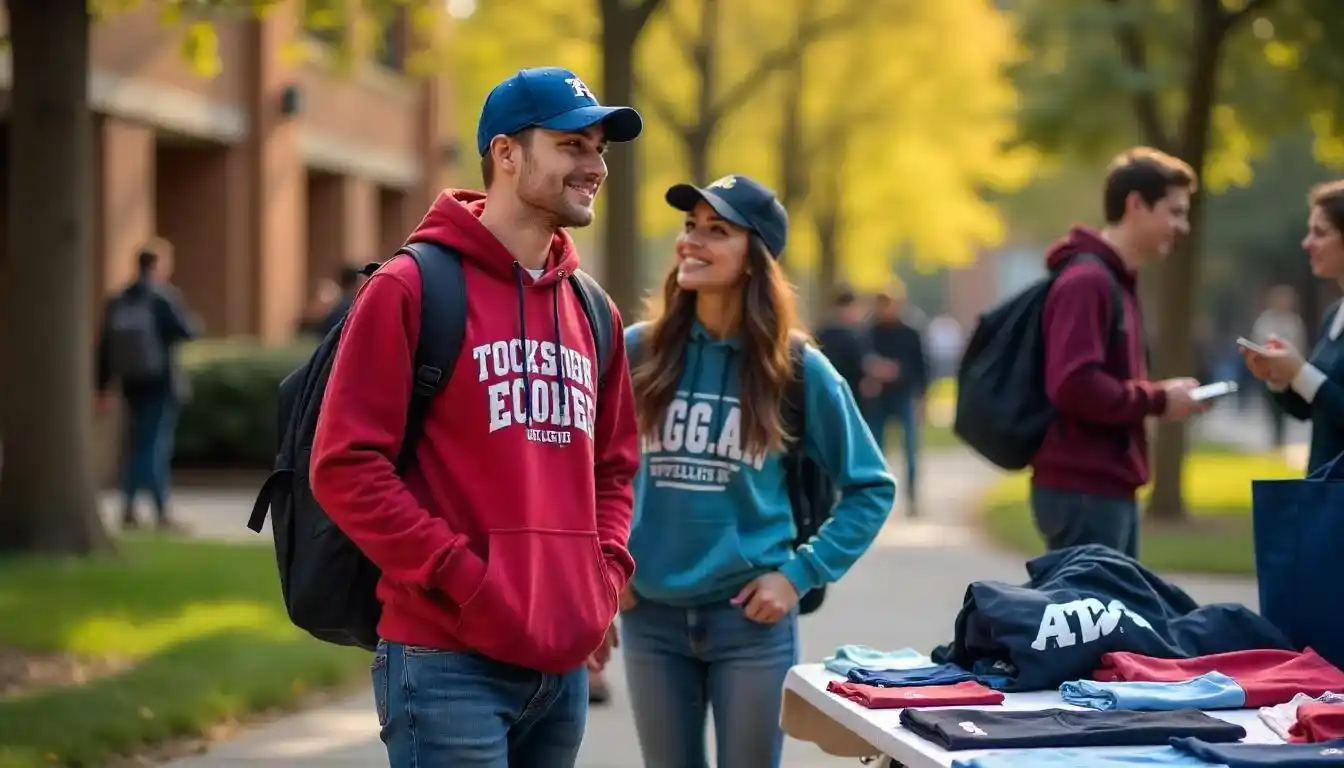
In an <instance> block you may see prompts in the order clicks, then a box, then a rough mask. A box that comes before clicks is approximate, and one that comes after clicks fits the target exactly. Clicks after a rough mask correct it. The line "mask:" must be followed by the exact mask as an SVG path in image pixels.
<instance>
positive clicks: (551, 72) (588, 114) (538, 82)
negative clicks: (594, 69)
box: [476, 67, 644, 157]
mask: <svg viewBox="0 0 1344 768" xmlns="http://www.w3.org/2000/svg"><path fill="white" fill-rule="evenodd" d="M597 123H602V126H603V128H605V130H606V139H607V141H633V140H634V139H636V138H639V133H640V131H641V130H643V129H644V120H643V118H641V117H640V116H639V113H638V112H636V111H635V110H634V108H633V107H604V106H602V105H601V104H599V103H598V102H597V97H596V96H594V95H593V92H592V91H590V90H588V86H586V85H584V83H583V81H582V80H580V79H579V76H578V75H576V74H574V73H573V72H570V71H569V70H567V69H561V68H560V67H536V68H533V69H523V70H519V71H518V73H517V74H515V75H514V76H513V77H510V78H509V79H507V80H505V81H504V82H502V83H500V84H499V85H497V86H495V89H494V90H492V91H490V95H489V96H486V97H485V106H483V107H481V120H480V122H479V123H478V124H477V126H476V148H477V149H478V150H479V151H480V153H481V156H482V157H484V156H485V153H486V152H488V151H489V149H490V141H491V140H492V139H494V138H495V137H496V136H500V135H503V136H508V135H510V134H514V133H517V132H519V131H521V130H523V129H524V128H533V127H537V128H545V129H547V130H551V131H582V130H584V129H585V128H588V127H589V126H591V125H596V124H597Z"/></svg>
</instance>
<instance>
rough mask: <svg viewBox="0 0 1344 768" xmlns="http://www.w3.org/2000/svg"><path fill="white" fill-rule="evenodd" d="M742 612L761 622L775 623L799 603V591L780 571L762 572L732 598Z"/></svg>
mask: <svg viewBox="0 0 1344 768" xmlns="http://www.w3.org/2000/svg"><path fill="white" fill-rule="evenodd" d="M732 604H733V605H736V606H738V607H739V608H741V609H742V614H743V615H745V616H746V617H747V618H748V619H751V620H752V621H755V622H759V623H761V624H774V623H775V622H777V621H779V620H780V619H782V618H784V617H785V616H787V615H788V614H789V612H790V611H792V610H793V608H794V606H796V605H798V591H797V590H795V589H794V588H793V583H792V582H790V581H789V579H788V577H787V576H785V575H784V574H782V573H780V572H779V571H773V572H771V573H766V574H762V575H760V576H757V577H756V578H754V579H752V580H751V581H750V582H749V583H748V584H747V586H745V587H743V588H742V591H741V592H738V593H737V597H734V598H733V599H732Z"/></svg>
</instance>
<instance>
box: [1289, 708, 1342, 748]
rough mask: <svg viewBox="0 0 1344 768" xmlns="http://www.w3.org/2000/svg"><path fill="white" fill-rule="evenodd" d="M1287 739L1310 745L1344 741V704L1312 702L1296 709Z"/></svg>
mask: <svg viewBox="0 0 1344 768" xmlns="http://www.w3.org/2000/svg"><path fill="white" fill-rule="evenodd" d="M1288 739H1289V740H1290V741H1296V742H1307V743H1311V744H1315V743H1318V742H1324V741H1336V740H1339V739H1344V704H1321V703H1319V702H1312V703H1310V704H1303V705H1302V706H1300V707H1298V708H1297V722H1295V723H1293V725H1292V727H1290V728H1289V729H1288Z"/></svg>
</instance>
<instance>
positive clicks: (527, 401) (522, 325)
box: [513, 261, 569, 427]
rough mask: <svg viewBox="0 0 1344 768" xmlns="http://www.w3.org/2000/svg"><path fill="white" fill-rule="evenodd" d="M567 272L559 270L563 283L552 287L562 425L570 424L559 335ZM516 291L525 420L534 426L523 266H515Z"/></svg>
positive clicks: (562, 347)
mask: <svg viewBox="0 0 1344 768" xmlns="http://www.w3.org/2000/svg"><path fill="white" fill-rule="evenodd" d="M564 278H565V271H564V270H560V281H559V282H557V283H555V284H554V285H552V286H551V316H552V319H553V320H554V322H555V372H556V377H557V378H559V379H560V399H559V402H560V403H561V405H560V407H561V408H562V409H563V413H562V414H561V420H560V423H561V424H568V423H569V398H568V397H567V396H565V365H564V354H563V350H564V346H562V344H561V341H562V339H563V337H562V336H561V335H560V283H561V282H564ZM513 279H514V288H515V289H516V290H517V293H518V335H519V336H520V337H521V339H520V342H519V343H521V344H522V346H523V349H522V357H523V417H524V418H525V419H526V420H527V425H528V426H529V427H530V426H532V377H531V375H530V372H529V370H528V369H529V368H530V367H531V363H532V356H531V355H529V354H528V351H527V293H526V290H527V285H526V283H524V282H523V265H522V264H520V263H518V262H516V261H515V262H513Z"/></svg>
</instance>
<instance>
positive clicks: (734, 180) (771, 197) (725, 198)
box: [666, 176, 789, 259]
mask: <svg viewBox="0 0 1344 768" xmlns="http://www.w3.org/2000/svg"><path fill="white" fill-rule="evenodd" d="M666 197H667V204H668V205H670V206H672V207H673V208H676V209H677V210H679V211H690V210H692V209H693V208H695V205H696V203H699V202H700V201H701V200H703V201H705V202H706V203H708V204H709V207H710V208H713V209H714V212H715V213H717V214H719V215H720V216H722V217H723V218H724V219H725V220H727V221H731V222H732V223H734V224H736V225H737V226H739V227H742V228H743V229H748V230H751V231H752V232H755V233H756V234H757V235H759V236H760V238H761V240H763V241H764V242H765V247H766V248H767V249H769V251H770V255H771V256H774V257H775V258H776V259H778V258H779V257H780V255H781V254H783V253H784V245H785V244H786V243H787V242H788V238H789V212H788V211H786V210H784V204H783V203H781V202H779V198H778V197H775V193H774V192H771V191H770V189H769V188H768V187H766V186H765V185H763V184H761V183H760V182H758V181H756V180H754V179H751V178H749V177H746V176H724V177H723V178H721V179H719V180H718V181H716V182H714V183H713V184H710V185H709V186H706V187H697V186H695V185H693V184H678V185H676V186H675V187H672V188H671V189H669V190H667V195H666Z"/></svg>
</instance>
